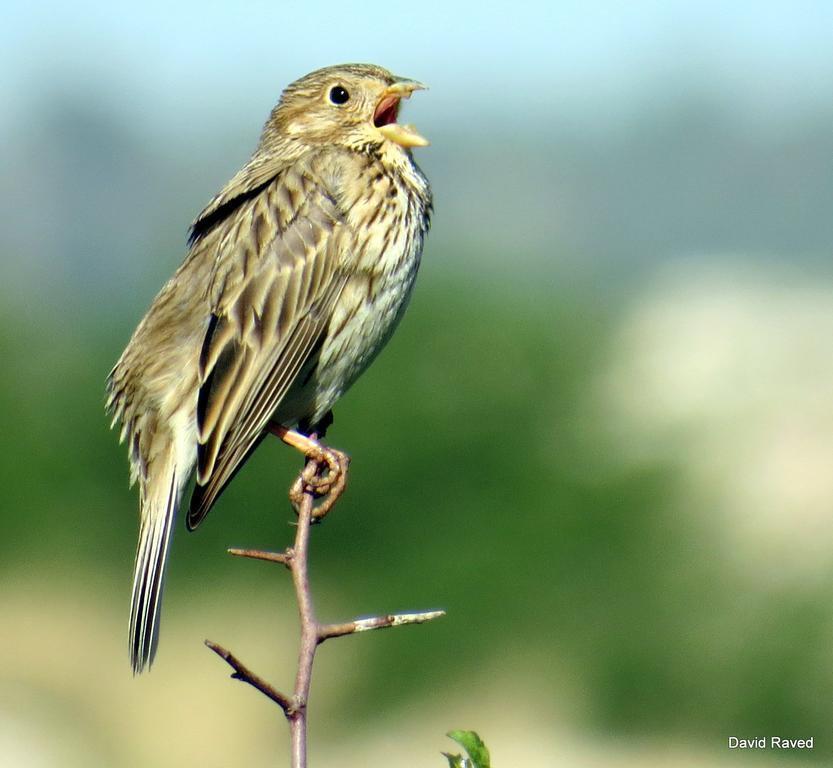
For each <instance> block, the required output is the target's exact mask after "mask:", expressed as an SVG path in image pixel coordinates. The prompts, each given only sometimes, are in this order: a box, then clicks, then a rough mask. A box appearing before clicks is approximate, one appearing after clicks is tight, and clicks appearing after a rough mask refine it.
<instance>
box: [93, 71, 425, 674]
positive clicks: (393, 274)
mask: <svg viewBox="0 0 833 768" xmlns="http://www.w3.org/2000/svg"><path fill="white" fill-rule="evenodd" d="M424 87H425V86H423V85H422V84H421V83H418V82H416V81H414V80H408V79H405V78H400V77H395V76H394V75H392V74H391V73H390V72H388V71H387V70H385V69H382V68H381V67H378V66H374V65H370V64H345V65H341V66H334V67H327V68H324V69H320V70H317V71H315V72H312V73H311V74H309V75H306V76H305V77H302V78H301V79H300V80H297V81H296V82H294V83H292V84H291V85H289V86H288V87H287V88H286V89H285V90H284V92H283V94H282V95H281V98H280V101H279V103H278V105H277V106H276V107H275V108H274V110H273V111H272V113H271V115H270V116H269V119H268V120H267V122H266V124H265V126H264V128H263V132H262V134H261V137H260V141H259V143H258V146H257V149H256V150H255V152H254V154H253V155H252V156H251V158H250V159H249V161H248V162H247V163H246V165H245V166H244V167H243V168H242V169H241V170H240V171H239V172H238V173H237V174H236V175H235V176H234V177H233V178H232V179H231V181H229V183H228V184H227V185H226V186H225V187H224V188H223V189H222V191H220V193H219V194H217V195H216V196H215V197H214V198H213V199H212V200H211V202H209V204H208V205H207V206H206V208H205V209H204V210H203V211H202V213H200V215H199V216H198V217H197V219H196V220H195V221H194V223H193V225H192V227H191V232H190V238H189V241H188V242H189V248H188V253H187V255H186V257H185V260H184V261H183V263H182V265H181V266H180V267H179V269H177V271H176V272H175V274H174V276H173V277H172V278H171V279H170V280H169V281H168V282H167V283H166V284H165V286H164V287H163V288H162V290H161V291H160V292H159V294H158V295H157V296H156V298H155V299H154V300H153V303H152V304H151V306H150V309H149V310H148V312H147V314H146V315H145V316H144V318H143V319H142V321H141V322H140V323H139V325H138V327H137V328H136V330H135V332H134V333H133V336H132V338H131V339H130V342H129V343H128V345H127V348H126V349H125V350H124V352H123V354H122V356H121V358H120V359H119V361H118V362H117V363H116V365H115V367H114V368H113V370H112V371H111V373H110V375H109V378H108V380H107V392H108V398H107V408H108V411H109V412H110V413H111V414H112V417H113V424H116V423H117V422H120V423H121V440H122V441H124V440H126V441H127V444H128V458H129V464H130V475H131V483H133V482H137V481H138V485H139V494H140V518H139V543H138V547H137V551H136V561H135V566H134V576H133V593H132V598H131V605H130V628H129V648H130V658H131V663H132V666H133V672H134V674H138V673H140V672H142V671H144V670H145V669H147V668H148V667H149V666H150V664H151V662H152V661H153V658H154V655H155V652H156V646H157V642H158V633H159V610H160V604H161V592H162V586H163V582H164V577H165V567H166V562H167V557H168V549H169V545H170V541H171V531H172V529H173V525H174V520H175V518H176V515H177V510H178V508H179V506H180V501H181V497H182V495H183V492H184V490H185V488H186V486H187V485H188V482H189V480H190V478H191V477H192V476H194V478H195V484H194V490H193V492H192V495H191V500H190V506H189V508H188V513H187V517H186V523H187V526H188V528H189V530H193V529H194V528H195V527H196V526H197V525H198V524H199V523H200V522H201V521H202V519H203V518H204V517H205V516H206V514H207V513H208V511H209V510H210V509H211V507H212V505H213V504H214V503H215V502H216V501H217V497H218V496H219V495H220V493H222V491H223V489H224V488H225V487H226V485H227V484H228V483H229V481H230V480H231V479H232V477H233V476H234V474H235V473H236V472H237V471H238V470H239V469H240V467H241V466H242V464H243V463H244V462H245V461H246V459H247V458H248V456H249V455H250V454H251V452H252V451H253V450H254V449H255V448H256V447H257V445H258V444H259V442H260V441H261V440H262V438H263V437H264V436H265V435H266V434H267V433H268V432H269V431H273V432H276V433H277V434H279V435H280V436H282V437H283V439H284V440H285V442H287V443H289V444H290V445H293V446H295V447H297V448H299V449H300V450H302V451H303V452H304V453H305V454H307V455H309V456H314V457H316V458H319V459H320V458H322V457H323V459H325V460H327V461H330V462H332V459H331V457H332V453H329V452H328V451H327V449H326V448H323V447H322V446H320V444H319V443H318V442H316V441H315V440H314V439H312V438H309V437H307V436H309V435H315V434H318V435H320V434H321V433H322V432H323V430H324V429H325V428H326V425H327V424H328V419H329V418H331V416H330V411H331V408H332V407H333V404H334V403H335V402H336V401H337V400H338V398H339V397H341V395H342V394H344V392H345V391H346V390H347V388H348V387H349V386H350V385H351V384H352V383H353V382H354V381H355V380H356V378H357V377H358V376H359V375H360V374H361V373H362V372H363V371H364V370H365V368H367V366H368V365H369V364H370V363H371V362H372V360H373V359H374V357H375V356H376V355H377V354H378V353H379V351H380V350H381V349H382V347H383V346H384V345H385V343H386V342H387V341H388V339H389V338H390V336H391V334H392V333H393V331H394V329H395V327H396V325H397V323H398V322H399V320H400V319H401V317H402V315H403V313H404V311H405V307H406V305H407V304H408V300H409V297H410V295H411V291H412V289H413V285H414V280H415V278H416V274H417V269H418V267H419V262H420V257H421V253H422V246H423V240H424V238H425V235H426V233H427V231H428V227H429V223H430V215H431V191H430V188H429V185H428V181H427V179H426V178H425V176H424V175H423V173H422V172H421V171H420V169H419V168H418V167H417V165H416V163H415V162H414V160H413V157H412V155H411V149H412V148H413V147H421V146H426V145H427V144H428V141H427V140H426V139H424V138H423V137H422V136H420V134H419V133H417V131H416V130H415V129H414V128H413V127H412V126H409V125H402V124H400V123H398V122H397V119H398V112H399V107H400V102H401V100H402V99H405V98H408V97H410V95H411V94H412V93H413V92H414V91H416V90H419V89H422V88H424Z"/></svg>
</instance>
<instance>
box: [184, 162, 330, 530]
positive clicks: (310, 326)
mask: <svg viewBox="0 0 833 768" xmlns="http://www.w3.org/2000/svg"><path fill="white" fill-rule="evenodd" d="M223 227H224V234H223V235H222V237H221V238H220V239H219V240H218V241H217V248H218V251H217V255H216V266H215V269H214V272H213V274H212V279H211V284H210V288H209V300H210V303H211V306H212V310H213V314H212V318H211V322H210V325H209V328H208V331H207V333H206V336H205V341H204V343H203V349H202V354H201V357H200V391H199V399H198V405H197V428H198V437H199V450H198V460H197V484H196V487H195V489H194V494H193V496H192V498H191V506H190V510H189V512H188V519H187V523H188V527H189V528H191V529H193V528H194V527H196V526H197V525H198V524H199V523H200V521H201V520H202V519H203V518H204V517H205V515H206V514H207V513H208V510H209V509H210V508H211V505H212V504H213V503H214V501H215V500H216V499H217V497H218V496H219V494H220V493H221V491H222V490H223V488H224V487H225V486H226V484H227V483H228V482H229V481H230V480H231V478H232V477H233V475H234V473H235V472H236V471H237V470H238V469H239V468H240V466H241V465H242V464H243V462H244V461H245V460H246V458H247V456H248V455H249V453H250V452H251V451H252V450H253V449H254V448H255V446H256V445H257V443H258V442H259V441H260V439H261V438H262V437H263V435H264V433H265V432H264V430H265V429H266V426H267V424H268V422H269V419H270V417H271V416H272V414H273V413H274V411H275V409H276V408H277V406H278V405H279V403H280V402H281V400H282V399H283V397H284V396H285V395H286V392H287V390H288V389H289V387H290V386H291V384H292V382H293V381H294V379H295V377H296V376H297V375H298V373H299V371H300V370H301V368H302V366H303V364H304V362H305V361H306V360H307V359H308V358H309V357H310V355H311V354H313V353H314V351H315V349H316V347H317V345H318V343H319V341H320V339H321V337H322V334H323V333H324V330H325V328H326V325H327V323H328V321H329V319H330V316H331V313H332V308H333V305H334V303H335V301H336V299H337V298H338V296H339V294H340V293H341V290H342V288H343V287H344V284H345V281H346V274H345V273H344V272H343V271H342V270H341V269H340V268H339V247H338V242H339V240H340V237H339V235H340V232H341V230H343V228H344V223H343V217H342V215H341V212H340V211H339V209H338V205H337V204H336V202H335V201H334V200H333V199H332V197H330V196H329V195H328V194H327V192H326V191H325V190H324V189H323V188H322V186H321V185H320V184H319V183H317V182H316V180H315V179H313V178H312V177H311V176H310V175H309V173H307V172H305V171H304V170H303V169H301V168H290V169H288V170H286V171H284V172H283V173H281V174H280V175H278V176H277V178H275V179H274V180H273V181H272V182H271V183H269V184H267V185H266V186H264V187H263V188H262V189H261V190H260V191H259V192H258V194H257V195H256V196H254V197H249V198H247V199H246V200H245V201H244V203H243V204H242V205H241V206H240V207H239V208H238V209H236V210H235V211H234V213H233V215H232V217H230V219H229V221H228V224H227V225H226V224H225V223H224V224H223Z"/></svg>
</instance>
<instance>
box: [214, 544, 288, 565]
mask: <svg viewBox="0 0 833 768" xmlns="http://www.w3.org/2000/svg"><path fill="white" fill-rule="evenodd" d="M226 552H228V553H229V554H230V555H234V556H235V557H249V558H251V559H252V560H265V561H266V562H269V563H281V564H282V565H285V566H286V567H287V568H289V567H290V566H289V561H290V560H291V559H292V552H291V550H288V551H286V552H266V551H264V550H262V549H241V548H240V547H229V548H228V549H227V550H226Z"/></svg>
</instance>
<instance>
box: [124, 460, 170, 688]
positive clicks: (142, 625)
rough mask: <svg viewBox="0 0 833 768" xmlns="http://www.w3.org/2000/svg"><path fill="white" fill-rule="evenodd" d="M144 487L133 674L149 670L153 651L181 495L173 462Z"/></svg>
mask: <svg viewBox="0 0 833 768" xmlns="http://www.w3.org/2000/svg"><path fill="white" fill-rule="evenodd" d="M143 486H144V487H143V488H142V499H141V507H142V509H141V520H140V523H139V544H138V547H137V548H136V563H135V565H134V568H133V596H132V598H131V600H130V636H129V641H130V662H131V664H132V665H133V674H134V675H138V674H139V673H141V672H144V671H145V670H146V669H148V668H149V667H150V665H151V663H152V662H153V657H154V655H155V654H156V645H157V642H158V638H159V610H160V608H161V607H162V588H163V586H164V581H165V566H166V564H167V561H168V547H169V544H170V541H171V531H172V530H173V525H174V519H175V517H176V511H177V508H178V507H179V499H180V496H181V488H180V483H179V480H178V478H177V471H176V464H175V463H174V462H167V463H166V469H165V471H163V472H161V473H160V474H159V475H156V476H154V480H153V482H152V483H147V484H146V485H145V484H143Z"/></svg>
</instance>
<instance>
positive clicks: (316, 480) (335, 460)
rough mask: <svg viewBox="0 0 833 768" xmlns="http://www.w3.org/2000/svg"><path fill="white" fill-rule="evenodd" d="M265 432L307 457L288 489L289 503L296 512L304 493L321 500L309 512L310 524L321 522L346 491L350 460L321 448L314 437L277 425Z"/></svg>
mask: <svg viewBox="0 0 833 768" xmlns="http://www.w3.org/2000/svg"><path fill="white" fill-rule="evenodd" d="M269 431H270V432H272V433H273V434H275V435H277V436H278V437H279V438H280V439H281V440H283V442H285V443H286V444H287V445H291V446H292V447H293V448H295V449H296V450H298V451H300V452H301V453H303V454H304V456H306V457H307V459H308V461H307V463H306V465H305V466H304V468H303V469H302V470H301V473H300V474H299V475H298V477H297V479H296V480H295V482H294V483H293V484H292V487H291V488H290V489H289V500H290V502H292V506H293V507H294V508H295V511H296V512H297V511H298V509H299V507H300V506H301V502H302V500H303V498H304V494H305V493H312V494H313V495H314V496H315V498H317V499H323V501H322V502H321V503H320V504H318V505H317V506H316V507H315V508H314V509H313V512H312V517H313V521H314V522H318V521H320V520H322V519H323V518H324V517H325V516H326V514H327V513H328V512H329V511H330V510H331V509H332V508H333V505H334V504H335V503H336V502H337V501H338V499H339V497H340V496H341V494H342V493H344V489H345V488H346V487H347V471H348V468H349V466H350V457H349V456H348V455H347V454H346V453H344V452H343V451H339V450H336V449H335V448H330V447H329V446H326V445H322V444H321V443H320V442H318V440H317V439H316V436H315V435H314V434H313V435H310V436H309V437H308V436H307V435H303V434H301V433H300V432H296V431H295V430H294V429H287V428H286V427H284V426H282V425H280V424H270V425H269Z"/></svg>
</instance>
